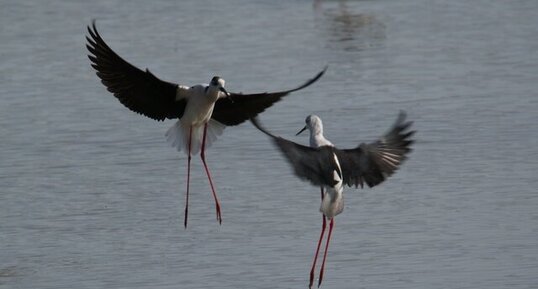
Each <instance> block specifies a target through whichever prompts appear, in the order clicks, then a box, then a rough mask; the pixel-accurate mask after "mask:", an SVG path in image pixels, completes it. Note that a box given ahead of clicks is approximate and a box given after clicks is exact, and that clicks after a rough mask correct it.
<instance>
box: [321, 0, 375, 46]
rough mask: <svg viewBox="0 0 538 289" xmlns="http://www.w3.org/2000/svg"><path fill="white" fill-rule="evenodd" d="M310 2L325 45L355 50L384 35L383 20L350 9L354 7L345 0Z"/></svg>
mask: <svg viewBox="0 0 538 289" xmlns="http://www.w3.org/2000/svg"><path fill="white" fill-rule="evenodd" d="M313 6H314V10H315V11H316V13H317V14H318V17H317V18H318V19H319V22H318V23H320V26H322V27H320V28H322V29H320V30H321V31H323V33H324V37H325V38H326V39H327V43H328V47H329V48H337V49H343V50H345V51H357V50H362V49H365V48H369V47H372V46H374V47H375V46H379V45H381V44H382V43H383V40H384V39H385V24H383V23H382V22H381V21H380V20H379V19H378V18H376V17H375V15H373V14H369V13H360V12H356V11H354V9H357V8H355V7H350V6H349V5H348V3H347V1H338V2H330V3H323V1H321V0H316V1H314V5H313ZM324 6H326V7H324Z"/></svg>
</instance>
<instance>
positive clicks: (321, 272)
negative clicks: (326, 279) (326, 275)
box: [318, 218, 334, 288]
mask: <svg viewBox="0 0 538 289" xmlns="http://www.w3.org/2000/svg"><path fill="white" fill-rule="evenodd" d="M333 225H334V218H332V219H331V224H330V225H329V234H328V235H327V243H325V253H324V254H323V263H321V269H320V270H319V281H318V288H319V286H320V285H321V281H322V280H323V270H324V269H325V258H327V251H328V250H329V242H330V241H331V233H332V232H333Z"/></svg>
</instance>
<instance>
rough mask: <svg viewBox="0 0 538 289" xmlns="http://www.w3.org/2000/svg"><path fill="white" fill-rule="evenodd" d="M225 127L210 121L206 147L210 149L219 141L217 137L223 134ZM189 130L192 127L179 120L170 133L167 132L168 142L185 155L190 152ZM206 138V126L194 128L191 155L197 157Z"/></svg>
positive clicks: (169, 130)
mask: <svg viewBox="0 0 538 289" xmlns="http://www.w3.org/2000/svg"><path fill="white" fill-rule="evenodd" d="M225 128H226V126H225V125H223V124H222V123H220V122H218V121H216V120H213V119H210V120H209V122H208V123H207V135H206V140H205V147H206V148H208V147H210V146H211V144H213V142H214V141H216V140H217V137H218V136H219V135H221V134H222V132H223V131H224V129H225ZM189 130H190V125H184V124H183V123H181V120H178V121H177V122H176V123H175V124H174V125H173V126H172V127H171V128H170V129H168V131H167V132H166V141H167V142H168V143H169V144H170V145H171V146H172V147H175V148H176V149H177V150H178V151H181V150H183V152H184V153H185V154H188V152H189ZM203 136H204V126H203V125H201V126H193V127H192V135H191V155H195V154H197V153H198V152H200V149H201V147H202V138H203Z"/></svg>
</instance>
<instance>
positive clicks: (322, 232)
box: [308, 216, 327, 288]
mask: <svg viewBox="0 0 538 289" xmlns="http://www.w3.org/2000/svg"><path fill="white" fill-rule="evenodd" d="M326 227H327V222H325V216H323V225H322V227H321V234H320V235H319V241H318V247H317V249H316V255H314V262H312V269H310V282H309V283H308V288H312V284H313V283H314V269H315V268H316V261H317V260H318V254H319V248H320V247H321V242H322V241H323V234H324V233H325V228H326Z"/></svg>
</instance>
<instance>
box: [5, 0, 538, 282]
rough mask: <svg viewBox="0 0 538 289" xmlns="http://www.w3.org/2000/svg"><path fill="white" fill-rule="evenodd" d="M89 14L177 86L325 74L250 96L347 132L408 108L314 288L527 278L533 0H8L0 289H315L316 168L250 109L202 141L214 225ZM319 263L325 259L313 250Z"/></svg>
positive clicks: (293, 124) (534, 271) (296, 117)
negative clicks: (102, 70)
mask: <svg viewBox="0 0 538 289" xmlns="http://www.w3.org/2000/svg"><path fill="white" fill-rule="evenodd" d="M94 18H95V19H97V28H98V30H99V31H100V33H101V35H102V36H103V38H104V39H105V41H107V43H108V44H109V45H110V46H111V47H112V48H113V49H114V50H115V51H116V52H118V54H119V55H121V56H122V57H124V58H125V59H126V60H128V61H129V62H131V63H132V64H134V65H136V66H138V67H140V68H142V69H143V68H146V67H147V68H149V69H150V70H151V71H152V72H153V73H154V74H155V75H157V76H158V77H160V78H162V79H164V80H168V81H173V82H178V83H181V84H185V85H194V84H197V83H207V82H208V81H209V80H210V79H211V77H212V76H213V75H220V76H221V77H223V78H224V79H225V80H226V88H227V89H228V90H229V91H235V92H239V91H242V92H262V91H275V90H280V89H288V88H293V87H295V86H297V85H299V84H301V83H303V82H304V81H306V80H307V79H309V78H311V77H313V76H314V75H315V73H317V72H318V71H319V70H320V69H322V68H323V67H324V66H325V65H327V64H328V65H329V69H328V71H327V73H326V75H325V76H324V77H323V78H321V79H320V80H319V81H318V82H317V83H315V84H314V85H312V86H310V87H308V88H307V89H304V90H301V91H299V92H297V93H294V94H292V95H290V96H288V97H286V98H285V99H284V100H283V101H281V102H279V103H277V104H276V105H274V106H273V107H271V108H270V109H268V110H267V111H266V112H265V113H263V114H262V115H261V118H260V120H261V121H262V122H263V123H264V125H265V126H266V127H267V128H268V129H269V130H271V131H272V132H274V133H275V134H277V135H281V136H283V137H285V138H288V139H291V140H293V141H296V142H298V143H302V144H308V137H307V136H306V135H301V136H297V137H296V136H294V135H295V133H296V132H297V131H298V130H299V129H301V128H302V127H303V126H304V119H305V117H306V116H307V115H308V114H311V113H315V114H317V115H319V116H320V117H321V118H322V119H323V121H324V127H325V135H326V136H327V138H329V139H330V140H331V141H332V142H333V143H335V144H336V145H337V146H339V147H341V148H352V147H355V146H357V145H358V144H359V143H360V142H369V141H372V140H374V139H375V138H377V137H378V136H380V135H381V134H382V133H384V132H385V131H386V130H387V129H388V128H389V127H390V125H391V124H392V122H393V121H394V120H395V118H396V116H397V114H398V111H399V110H405V111H407V112H408V118H409V119H410V120H413V121H414V122H415V123H414V128H415V129H416V130H417V131H418V132H417V134H416V139H417V141H416V143H415V145H414V151H413V153H412V154H411V155H410V158H409V159H408V161H407V162H406V163H404V164H403V166H402V168H401V169H400V170H399V171H398V172H397V173H396V174H395V175H394V176H392V177H391V178H389V179H388V180H387V181H386V182H385V183H383V184H382V185H380V186H379V187H376V188H374V189H364V190H360V189H359V190H356V189H354V188H346V190H345V199H346V205H345V210H344V212H343V213H342V214H341V215H339V216H338V217H337V218H336V224H335V229H334V232H333V239H332V241H331V247H330V249H329V255H328V259H327V264H326V271H325V280H324V283H323V285H322V286H323V288H383V289H385V288H429V289H432V288H472V289H476V288H487V289H493V288H536V286H537V284H538V192H537V185H538V178H537V177H536V171H537V165H538V148H537V145H538V126H537V123H538V113H537V111H538V98H537V90H538V78H537V76H538V29H537V27H538V2H537V1H534V0H527V1H525V0H516V1H502V0H477V1H465V0H454V1H441V0H409V1H396V0H378V1H307V0H297V1H289V0H277V1H250V0H249V1H246V0H230V1H216V0H213V1H210V0H207V1H206V0H202V1H201V0H192V1H188V0H185V1H159V0H156V1H141V0H137V1H111V0H102V1H59V0H57V1H55V0H51V1H11V0H2V1H0V39H1V41H0V288H2V289H4V288H6V289H7V288H306V287H307V283H308V272H309V270H310V265H311V261H312V259H313V255H314V250H315V246H316V242H317V238H318V236H319V230H320V227H321V214H320V213H319V212H318V209H319V188H316V187H314V186H311V185H310V184H309V183H307V182H303V181H301V180H299V179H297V178H296V177H295V176H294V175H293V174H292V170H291V168H290V167H289V166H288V164H287V163H286V162H285V160H284V159H283V158H282V157H281V155H280V154H279V152H278V151H276V149H275V148H274V147H273V146H272V145H271V143H270V142H269V141H268V139H267V137H266V136H265V135H263V134H262V133H260V132H259V131H257V130H256V129H255V128H254V127H253V126H252V125H251V124H250V123H244V124H242V125H240V126H238V127H231V128H227V129H226V131H225V133H224V135H222V136H221V137H220V139H219V140H218V141H217V142H216V143H215V144H214V145H213V147H212V148H211V149H209V150H208V153H207V160H208V164H209V167H210V168H211V169H212V173H213V178H214V181H215V185H216V189H217V193H218V195H219V197H220V200H221V205H222V217H223V223H222V226H219V225H218V224H217V222H216V220H215V212H214V203H213V199H212V197H211V191H210V188H209V184H208V182H207V178H206V176H205V173H204V171H203V166H202V165H201V162H200V160H199V158H198V157H194V158H193V167H192V175H191V178H192V179H191V192H192V193H191V198H190V200H191V202H190V210H189V212H190V218H189V228H188V229H187V230H185V229H184V228H183V206H184V197H185V179H186V157H185V156H184V155H183V154H182V153H178V152H176V151H175V150H174V149H172V148H170V147H169V146H168V144H167V143H166V141H165V138H164V133H165V132H166V130H167V129H168V127H170V126H171V125H172V124H173V121H170V120H168V121H165V122H156V121H153V120H151V119H148V118H145V117H142V116H140V115H137V114H136V113H133V112H131V111H129V110H128V109H126V108H125V107H123V105H121V104H120V103H119V102H118V101H117V100H116V99H115V98H114V97H113V96H112V95H111V94H110V93H109V92H107V91H106V90H105V88H104V87H103V85H101V83H100V82H99V80H98V78H97V76H96V75H95V72H94V71H93V69H92V68H91V67H90V64H89V60H88V58H87V53H88V52H87V50H86V47H85V44H86V40H85V35H87V32H86V27H87V25H89V24H90V23H91V21H92V19H94ZM318 268H319V267H318Z"/></svg>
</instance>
